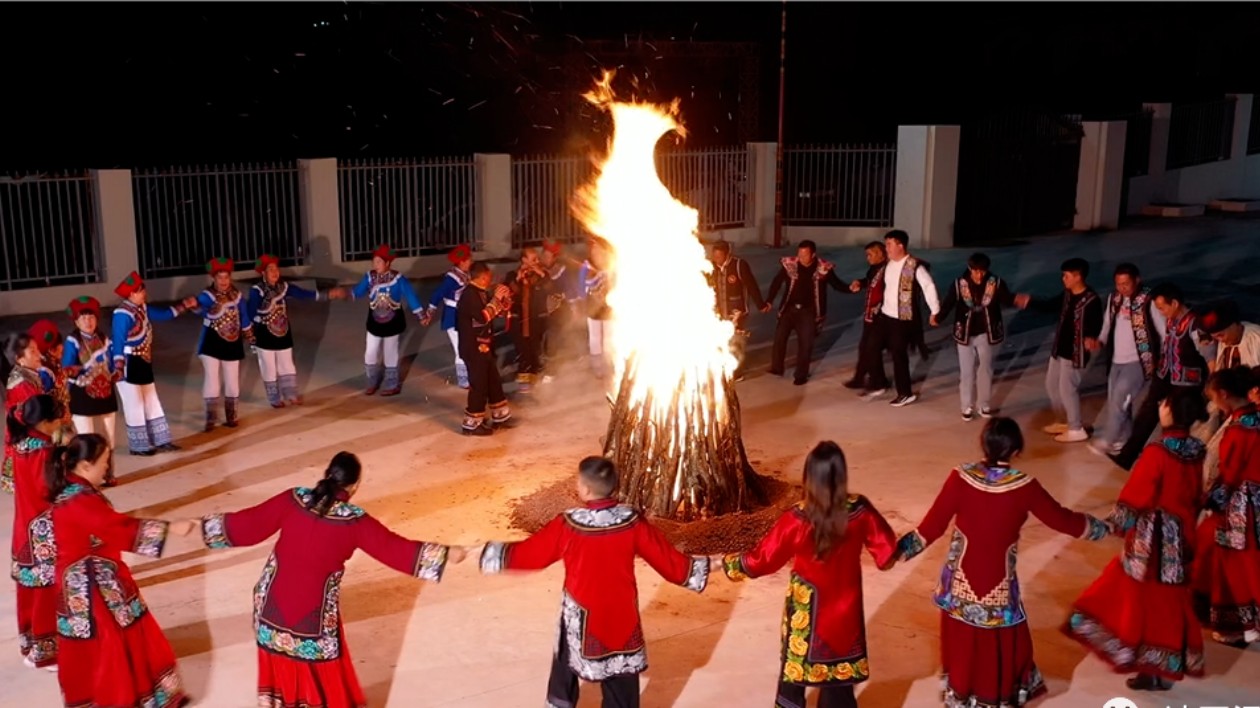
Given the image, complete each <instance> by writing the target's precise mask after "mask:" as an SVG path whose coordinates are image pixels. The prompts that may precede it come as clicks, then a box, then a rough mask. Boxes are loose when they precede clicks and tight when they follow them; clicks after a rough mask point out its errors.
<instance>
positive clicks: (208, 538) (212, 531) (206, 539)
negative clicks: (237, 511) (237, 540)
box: [201, 514, 232, 549]
mask: <svg viewBox="0 0 1260 708" xmlns="http://www.w3.org/2000/svg"><path fill="white" fill-rule="evenodd" d="M201 541H202V543H204V544H205V545H206V548H216V549H217V548H231V547H232V541H231V540H230V539H229V538H228V536H227V526H226V522H225V519H224V516H223V514H210V515H208V516H203V517H201Z"/></svg>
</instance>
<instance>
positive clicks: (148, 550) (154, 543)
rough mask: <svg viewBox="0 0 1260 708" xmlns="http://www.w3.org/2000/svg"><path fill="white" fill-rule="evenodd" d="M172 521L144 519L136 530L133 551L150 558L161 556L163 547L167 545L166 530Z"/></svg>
mask: <svg viewBox="0 0 1260 708" xmlns="http://www.w3.org/2000/svg"><path fill="white" fill-rule="evenodd" d="M169 528H170V523H168V522H166V521H159V520H157V519H143V520H141V521H140V528H139V529H138V530H137V531H136V540H135V543H133V544H132V547H131V550H132V552H133V553H136V554H138V555H142V556H148V557H149V558H160V557H161V556H162V549H163V548H165V547H166V532H167V529H169Z"/></svg>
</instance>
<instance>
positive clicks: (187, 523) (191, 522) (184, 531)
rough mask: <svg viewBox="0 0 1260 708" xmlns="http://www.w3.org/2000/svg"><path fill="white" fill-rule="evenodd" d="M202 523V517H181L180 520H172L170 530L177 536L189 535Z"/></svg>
mask: <svg viewBox="0 0 1260 708" xmlns="http://www.w3.org/2000/svg"><path fill="white" fill-rule="evenodd" d="M200 525H201V520H200V519H180V520H179V521H172V522H171V526H170V532H171V533H173V534H175V535H176V536H187V535H188V534H190V533H192V532H193V529H195V528H197V527H198V526H200Z"/></svg>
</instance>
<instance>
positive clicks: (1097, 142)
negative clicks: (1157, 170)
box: [1072, 120, 1128, 231]
mask: <svg viewBox="0 0 1260 708" xmlns="http://www.w3.org/2000/svg"><path fill="white" fill-rule="evenodd" d="M1081 128H1082V129H1083V130H1084V131H1085V137H1084V138H1082V139H1081V163H1080V167H1079V168H1078V170H1077V174H1076V216H1075V217H1074V218H1073V219H1072V228H1073V229H1074V230H1076V231H1092V230H1094V229H1115V228H1118V227H1119V226H1120V197H1121V192H1122V190H1123V188H1124V144H1125V135H1126V130H1127V128H1128V125H1127V124H1126V121H1122V120H1113V121H1104V122H1083V123H1081Z"/></svg>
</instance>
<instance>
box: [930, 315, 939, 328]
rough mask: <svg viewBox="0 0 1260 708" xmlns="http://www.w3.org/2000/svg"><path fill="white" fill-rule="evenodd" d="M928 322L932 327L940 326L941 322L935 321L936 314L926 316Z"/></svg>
mask: <svg viewBox="0 0 1260 708" xmlns="http://www.w3.org/2000/svg"><path fill="white" fill-rule="evenodd" d="M928 324H930V325H932V326H933V327H940V326H941V323H940V322H939V321H937V319H936V315H932V316H931V317H929V318H928Z"/></svg>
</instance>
